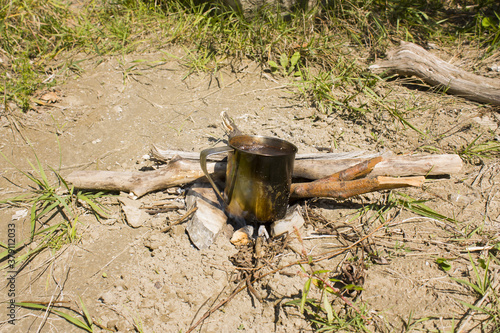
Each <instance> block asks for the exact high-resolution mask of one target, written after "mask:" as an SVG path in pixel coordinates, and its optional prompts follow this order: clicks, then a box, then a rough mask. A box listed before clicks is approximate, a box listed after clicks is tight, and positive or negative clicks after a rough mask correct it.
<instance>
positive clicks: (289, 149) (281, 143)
mask: <svg viewBox="0 0 500 333" xmlns="http://www.w3.org/2000/svg"><path fill="white" fill-rule="evenodd" d="M242 138H248V139H253V140H255V139H257V140H258V142H261V143H263V144H264V143H267V144H268V143H269V141H270V142H274V143H276V144H275V145H271V146H274V147H276V148H280V147H283V148H284V149H286V153H285V154H282V155H272V154H263V153H259V152H258V151H248V150H245V149H241V148H240V147H238V146H237V145H235V143H234V141H235V140H238V139H242ZM254 143H255V141H254ZM228 144H229V146H230V147H231V148H234V149H235V150H237V151H240V152H243V153H247V154H252V155H259V156H287V155H294V154H296V153H297V151H298V148H297V146H295V145H294V144H293V143H291V142H289V141H287V140H283V139H280V138H277V137H273V136H266V135H249V134H240V135H236V136H233V137H232V138H230V139H229V142H228Z"/></svg>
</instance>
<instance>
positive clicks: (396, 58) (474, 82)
mask: <svg viewBox="0 0 500 333" xmlns="http://www.w3.org/2000/svg"><path fill="white" fill-rule="evenodd" d="M369 69H370V70H371V71H372V72H374V73H382V72H384V71H388V72H389V73H393V74H399V75H403V76H412V75H415V76H416V77H418V78H420V79H422V80H423V81H424V82H426V83H427V84H430V85H432V86H438V87H442V88H445V90H446V92H448V93H450V94H454V95H458V96H461V97H464V98H467V99H470V100H473V101H476V102H481V103H488V104H493V105H500V79H493V78H488V77H484V76H480V75H476V74H472V73H469V72H466V71H464V70H462V69H460V68H458V67H456V66H453V65H451V64H449V63H447V62H446V61H443V60H441V59H440V58H438V57H437V56H435V55H434V54H432V53H430V52H428V51H426V50H425V49H424V48H422V47H420V46H418V45H416V44H413V43H408V42H402V43H401V46H400V47H399V48H397V49H395V50H392V51H390V52H389V54H388V58H387V60H382V61H379V62H377V63H375V64H373V65H371V66H370V67H369Z"/></svg>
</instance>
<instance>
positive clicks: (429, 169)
mask: <svg viewBox="0 0 500 333" xmlns="http://www.w3.org/2000/svg"><path fill="white" fill-rule="evenodd" d="M324 155H326V154H317V157H318V158H311V157H310V158H306V159H298V160H296V161H295V166H294V172H293V176H294V177H296V178H298V177H300V178H307V179H311V180H316V179H321V178H325V177H328V176H330V175H332V174H334V173H336V172H340V171H342V170H345V169H347V168H349V167H352V166H354V165H356V164H358V163H360V162H363V161H365V160H366V159H370V158H374V157H377V155H380V154H359V153H350V154H344V153H341V154H328V155H329V159H323V157H324ZM352 156H356V157H355V158H352ZM363 156H364V157H363ZM461 167H462V160H461V159H460V157H459V156H458V155H454V154H450V155H428V156H418V155H415V156H394V157H390V158H388V159H384V160H383V161H381V162H380V163H378V164H376V165H375V167H374V168H373V170H372V171H371V172H370V173H369V174H368V176H367V177H372V178H373V177H376V176H393V177H399V176H424V175H448V174H454V173H457V172H459V171H460V169H461ZM207 168H208V171H209V172H211V173H214V176H215V177H223V176H224V175H225V168H226V163H225V162H224V161H217V162H210V163H207ZM200 178H204V174H203V172H202V170H201V167H200V163H199V161H196V160H184V159H177V160H174V161H171V162H169V163H168V164H167V165H166V166H165V167H163V168H160V169H157V170H153V171H143V172H141V171H135V172H127V171H122V172H120V171H99V170H86V171H75V172H73V173H71V174H69V175H68V176H67V177H66V181H67V182H69V183H71V184H72V185H73V186H74V187H75V188H79V189H89V190H107V191H124V192H132V193H133V194H135V195H136V196H138V197H140V196H143V195H145V194H146V193H149V192H152V191H157V190H162V189H166V188H168V187H172V186H179V185H183V184H187V183H191V182H193V181H195V180H198V179H200Z"/></svg>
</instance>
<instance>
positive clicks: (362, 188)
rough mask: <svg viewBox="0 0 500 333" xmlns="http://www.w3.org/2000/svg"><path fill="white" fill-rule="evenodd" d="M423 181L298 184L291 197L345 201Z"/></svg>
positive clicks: (389, 179)
mask: <svg viewBox="0 0 500 333" xmlns="http://www.w3.org/2000/svg"><path fill="white" fill-rule="evenodd" d="M424 181H425V177H424V176H419V177H403V178H394V177H384V176H378V177H375V178H362V179H357V180H350V181H334V182H320V181H316V182H309V183H298V184H292V189H291V197H292V198H314V197H329V198H341V199H345V198H350V197H353V196H355V195H359V194H364V193H368V192H375V191H382V190H390V189H395V188H401V187H410V186H414V187H420V186H422V185H423V183H424Z"/></svg>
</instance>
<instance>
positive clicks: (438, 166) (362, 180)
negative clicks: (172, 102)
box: [67, 112, 462, 249]
mask: <svg viewBox="0 0 500 333" xmlns="http://www.w3.org/2000/svg"><path fill="white" fill-rule="evenodd" d="M221 118H222V126H223V128H224V129H225V130H226V133H227V135H228V137H229V138H232V137H235V136H238V135H242V133H241V132H240V130H239V129H238V127H237V126H236V124H234V122H233V121H232V120H231V119H230V118H229V116H228V115H227V114H226V113H225V112H223V113H222V114H221ZM150 155H151V158H153V159H155V160H157V161H159V162H161V163H162V165H160V166H159V167H158V168H156V169H155V170H151V171H142V172H141V171H134V172H132V171H131V172H127V171H122V172H118V171H75V172H73V173H71V174H70V175H69V176H68V177H67V181H68V182H70V183H72V184H73V185H74V186H75V187H76V188H81V189H92V190H108V191H123V192H128V193H130V194H131V195H132V196H133V197H135V198H138V197H141V196H143V195H145V194H147V193H150V192H153V191H159V190H166V189H168V188H171V187H175V186H180V185H183V186H185V187H186V188H187V189H188V191H187V196H186V209H187V213H186V214H185V216H183V217H182V218H181V219H180V220H179V221H177V223H181V222H185V221H187V227H186V231H187V233H188V234H189V237H190V239H191V241H192V242H193V244H194V245H195V246H196V247H197V248H199V249H204V248H208V247H209V246H211V245H212V243H213V242H214V240H215V239H216V237H217V236H218V235H219V233H220V231H221V230H222V229H223V228H224V227H225V226H227V225H230V226H232V229H233V234H232V238H231V241H232V243H233V244H234V245H237V246H241V245H246V244H248V243H250V242H253V241H255V239H256V237H258V236H259V235H264V236H265V235H266V234H267V233H270V236H272V237H277V236H280V235H283V234H286V233H290V232H292V231H293V230H294V229H296V228H300V227H301V226H302V225H303V224H304V218H303V214H301V208H300V207H301V206H300V205H293V204H292V203H294V202H296V201H298V200H301V199H306V198H323V197H328V198H338V199H346V198H349V197H353V196H356V195H360V194H363V193H368V192H374V191H383V190H388V189H395V188H402V187H410V186H411V187H421V186H422V185H423V184H424V182H425V177H426V176H442V175H449V174H454V173H457V172H459V171H460V169H461V168H462V160H461V158H460V157H459V156H458V155H455V154H441V155H410V154H408V155H395V154H393V153H392V152H390V151H385V152H381V153H380V152H363V151H356V152H349V153H316V154H300V153H299V154H297V155H296V156H295V161H294V167H293V173H292V177H293V178H292V179H293V181H292V184H291V186H290V196H289V197H290V203H291V204H292V205H290V207H288V209H287V212H286V214H285V216H284V217H283V218H281V219H279V220H276V221H272V223H269V224H268V225H267V228H262V227H260V228H254V227H255V225H252V223H246V222H245V221H244V219H243V220H242V219H238V218H234V216H231V215H230V214H226V212H225V209H224V203H223V202H221V198H220V197H218V196H217V194H216V192H215V191H214V188H213V186H211V185H210V184H209V183H208V182H207V177H206V176H205V173H204V172H203V170H202V168H201V166H200V155H199V154H198V153H189V152H182V151H171V150H162V149H160V148H158V147H156V146H154V147H153V148H152V150H151V154H150ZM226 167H227V160H226V159H225V158H224V156H220V155H212V156H208V160H207V162H206V171H207V173H208V174H209V175H210V177H213V178H214V179H215V181H216V182H219V183H223V182H224V178H225V176H226ZM215 186H216V185H215ZM228 215H229V216H228ZM247 224H248V225H247ZM257 227H258V226H257ZM170 228H171V226H168V227H166V228H165V230H168V229H170ZM257 229H260V232H259V230H257ZM268 229H269V230H268Z"/></svg>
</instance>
